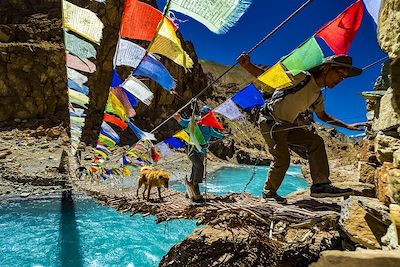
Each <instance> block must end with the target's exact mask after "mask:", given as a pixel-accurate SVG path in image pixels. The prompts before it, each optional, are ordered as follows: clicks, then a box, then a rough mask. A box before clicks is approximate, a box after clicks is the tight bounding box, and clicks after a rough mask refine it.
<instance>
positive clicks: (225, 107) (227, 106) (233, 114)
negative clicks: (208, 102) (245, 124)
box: [214, 99, 245, 120]
mask: <svg viewBox="0 0 400 267" xmlns="http://www.w3.org/2000/svg"><path fill="white" fill-rule="evenodd" d="M214 112H215V113H219V114H222V115H224V116H225V117H227V118H228V119H230V120H240V119H244V118H245V117H244V115H243V114H242V113H241V112H240V110H239V108H238V107H237V106H236V104H235V103H234V102H233V101H232V99H228V100H226V101H225V102H224V103H222V104H221V105H219V106H218V107H217V108H215V109H214Z"/></svg>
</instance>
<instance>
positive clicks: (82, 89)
mask: <svg viewBox="0 0 400 267" xmlns="http://www.w3.org/2000/svg"><path fill="white" fill-rule="evenodd" d="M67 85H68V88H70V89H73V90H75V91H77V92H80V93H82V94H84V95H88V94H89V87H87V86H85V85H81V86H79V84H77V83H75V82H74V81H73V80H70V79H68V81H67Z"/></svg>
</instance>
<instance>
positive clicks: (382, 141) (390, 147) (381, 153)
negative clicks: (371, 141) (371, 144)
mask: <svg viewBox="0 0 400 267" xmlns="http://www.w3.org/2000/svg"><path fill="white" fill-rule="evenodd" d="M398 149H400V139H399V134H398V133H397V132H385V133H384V132H382V131H380V132H378V134H377V135H376V138H375V153H376V157H377V159H378V161H379V162H380V163H381V164H383V163H384V162H393V153H394V152H395V151H396V150H398Z"/></svg>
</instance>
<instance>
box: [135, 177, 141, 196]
mask: <svg viewBox="0 0 400 267" xmlns="http://www.w3.org/2000/svg"><path fill="white" fill-rule="evenodd" d="M142 185H143V183H142V180H139V182H138V186H137V189H136V196H137V197H138V196H139V188H141V187H142Z"/></svg>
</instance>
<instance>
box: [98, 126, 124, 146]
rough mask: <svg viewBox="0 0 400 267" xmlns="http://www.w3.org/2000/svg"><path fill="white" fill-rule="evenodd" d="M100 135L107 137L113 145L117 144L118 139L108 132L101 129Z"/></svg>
mask: <svg viewBox="0 0 400 267" xmlns="http://www.w3.org/2000/svg"><path fill="white" fill-rule="evenodd" d="M100 133H101V134H102V135H104V136H107V137H108V138H110V139H111V140H113V141H114V142H115V143H119V141H120V139H119V138H117V137H116V136H113V135H111V134H109V133H108V132H106V131H104V130H103V129H100Z"/></svg>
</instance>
